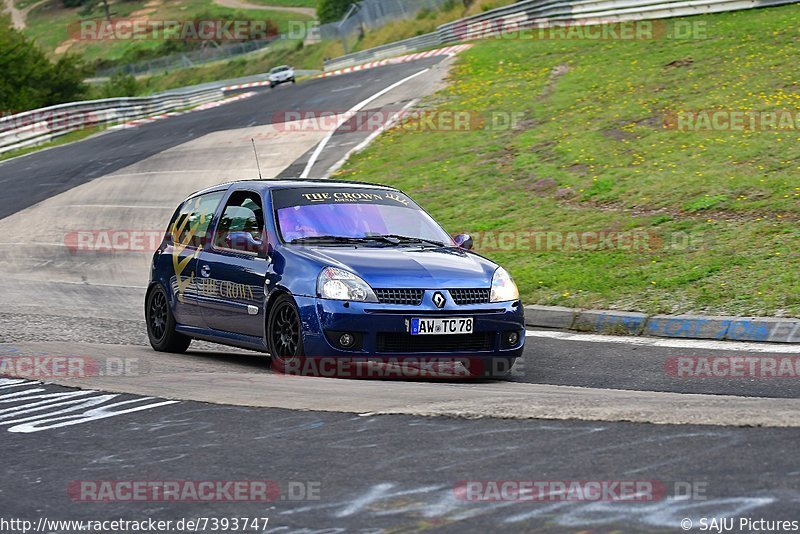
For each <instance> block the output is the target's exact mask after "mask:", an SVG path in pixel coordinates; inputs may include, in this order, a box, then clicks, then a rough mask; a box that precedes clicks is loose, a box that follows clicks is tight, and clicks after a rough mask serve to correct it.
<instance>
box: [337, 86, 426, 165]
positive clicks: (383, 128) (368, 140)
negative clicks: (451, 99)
mask: <svg viewBox="0 0 800 534" xmlns="http://www.w3.org/2000/svg"><path fill="white" fill-rule="evenodd" d="M417 102H419V99H415V100H412V101H411V102H409V103H408V104H406V105H405V106H403V109H401V110H400V111H398V112H397V113H395V114H394V115H392V116H391V118H389V120H388V121H386V123H385V124H383V125H382V126H381V127H380V128H378V129H377V130H376V131H374V132H372V133H371V134H370V135H369V137H367V138H366V139H364V140H363V141H361V142H360V143H359V144H358V145H357V146H355V147H353V148H352V149H351V150H349V151H348V152H347V154H345V155H344V157H343V158H342V159H340V160H339V161H337V162H336V163H334V164H333V166H332V167H331V168H330V169H328V171H327V172H326V173H325V177H326V178H327V177H329V176H331V175H332V174H333V173H335V172H336V171H338V170H339V169H341V168H342V167H343V166H344V164H345V163H347V160H348V159H350V157H351V156H352V155H353V154H357V153H358V152H361V151H362V150H364V149H365V148H367V147H368V146H369V145H370V144H371V143H372V142H373V141H374V140H375V138H376V137H378V136H379V135H380V134H382V133H383V132H385V131H386V130H388V129H389V128H391V127H392V126H394V125H395V123H396V122H397V121H398V120H399V119H400V115H401V114H402V113H405V111H406V110H408V108H410V107H411V106H413V105H415V104H416V103H417Z"/></svg>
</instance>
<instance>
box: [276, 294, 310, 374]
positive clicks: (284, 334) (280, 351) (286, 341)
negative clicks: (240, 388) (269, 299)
mask: <svg viewBox="0 0 800 534" xmlns="http://www.w3.org/2000/svg"><path fill="white" fill-rule="evenodd" d="M267 348H268V350H269V354H270V357H271V359H272V368H273V369H274V370H276V371H278V372H280V373H285V372H286V370H287V369H289V368H292V367H296V366H297V365H298V364H299V363H300V362H301V361H302V358H303V356H304V353H303V333H302V326H301V323H300V312H299V311H298V310H297V306H296V305H295V303H294V299H292V297H290V296H289V295H281V296H280V297H278V299H277V300H276V301H275V303H274V304H273V305H272V308H271V309H270V312H269V318H268V319H267Z"/></svg>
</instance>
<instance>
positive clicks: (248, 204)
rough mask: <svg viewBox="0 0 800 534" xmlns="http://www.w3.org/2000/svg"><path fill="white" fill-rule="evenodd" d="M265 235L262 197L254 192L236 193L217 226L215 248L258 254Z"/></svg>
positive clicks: (229, 201) (226, 206)
mask: <svg viewBox="0 0 800 534" xmlns="http://www.w3.org/2000/svg"><path fill="white" fill-rule="evenodd" d="M263 235H264V210H263V209H262V206H261V197H260V196H259V195H258V193H254V192H252V191H236V192H235V193H233V194H232V195H231V198H230V199H229V200H228V203H227V204H226V205H225V209H224V211H223V212H222V217H221V218H220V220H219V224H217V230H216V234H215V235H214V248H218V249H222V250H234V251H236V252H248V253H257V252H258V249H259V245H260V243H261V239H262V236H263Z"/></svg>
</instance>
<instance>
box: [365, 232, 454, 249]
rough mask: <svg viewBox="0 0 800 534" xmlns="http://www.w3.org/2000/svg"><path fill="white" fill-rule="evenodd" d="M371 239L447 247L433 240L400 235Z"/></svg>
mask: <svg viewBox="0 0 800 534" xmlns="http://www.w3.org/2000/svg"><path fill="white" fill-rule="evenodd" d="M370 238H371V239H380V240H382V241H386V242H387V243H394V244H399V243H428V244H430V245H436V246H437V247H445V246H447V245H446V244H445V243H442V242H441V241H435V240H433V239H424V238H422V237H409V236H406V235H398V234H388V235H376V236H370Z"/></svg>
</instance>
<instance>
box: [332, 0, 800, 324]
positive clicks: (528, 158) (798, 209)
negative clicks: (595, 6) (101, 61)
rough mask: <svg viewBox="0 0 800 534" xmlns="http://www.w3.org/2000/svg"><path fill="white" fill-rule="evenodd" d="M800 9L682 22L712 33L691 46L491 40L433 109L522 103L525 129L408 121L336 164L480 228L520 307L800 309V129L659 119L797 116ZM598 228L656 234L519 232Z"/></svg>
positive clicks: (449, 219) (456, 227)
mask: <svg viewBox="0 0 800 534" xmlns="http://www.w3.org/2000/svg"><path fill="white" fill-rule="evenodd" d="M799 17H800V5H797V4H795V5H790V6H785V7H776V8H765V9H759V10H748V11H740V12H734V13H726V14H720V15H714V16H707V17H706V16H703V17H694V18H691V19H683V20H684V21H686V22H689V23H693V24H694V23H700V26H701V27H703V26H704V28H705V33H706V36H705V37H700V38H692V39H668V38H658V39H653V40H638V41H631V40H628V41H622V40H607V41H587V40H505V41H498V40H494V41H483V42H479V43H477V44H476V46H475V47H474V48H472V49H471V50H469V51H468V52H466V53H464V54H462V56H461V57H460V60H459V62H458V64H457V66H456V67H455V68H454V70H453V71H452V85H451V86H450V87H449V88H448V89H446V90H445V91H444V92H442V93H440V94H438V95H437V96H436V97H435V98H434V99H432V100H430V101H428V102H427V103H426V105H427V106H429V107H432V108H435V109H439V110H453V111H469V112H473V113H475V112H477V113H480V114H481V115H482V116H484V117H487V116H489V115H490V114H491V113H492V112H503V113H512V112H519V113H522V116H521V120H520V121H519V122H518V123H517V124H516V125H515V127H514V128H510V129H505V130H494V131H492V130H490V129H486V128H483V129H476V130H473V131H468V132H456V131H450V132H442V131H430V130H428V131H420V130H415V129H413V128H410V127H402V128H396V129H394V130H392V131H390V132H389V133H387V134H385V135H384V136H382V137H381V138H379V139H378V141H377V142H376V143H375V144H374V145H372V147H370V148H369V149H368V150H367V151H365V152H364V153H362V154H360V155H359V156H357V157H355V158H354V159H353V160H352V161H351V162H350V163H349V164H348V165H347V166H346V168H344V169H343V170H342V171H341V173H340V175H341V176H344V177H346V178H353V179H362V180H371V181H378V182H382V183H387V184H391V185H395V186H398V187H401V188H403V189H404V190H406V191H407V192H409V193H411V194H413V195H414V196H415V197H416V198H417V199H418V200H420V201H421V203H422V204H423V205H424V206H425V207H426V208H428V209H429V210H430V211H431V212H432V213H433V215H434V216H435V217H437V218H438V219H439V220H440V221H442V222H443V223H444V224H445V226H446V228H447V229H448V230H449V231H452V232H456V231H467V232H472V233H475V234H476V235H477V236H479V237H481V238H484V241H483V244H484V245H486V244H488V245H489V247H488V248H489V249H495V250H490V251H488V252H487V255H488V256H490V257H492V258H493V259H495V260H497V261H499V262H501V263H503V264H504V265H506V266H507V267H508V268H509V270H510V271H511V273H512V274H513V275H514V276H515V278H516V280H517V282H518V285H519V286H520V290H521V292H522V295H523V298H524V301H525V302H526V303H540V304H551V305H555V304H557V305H566V306H576V307H605V308H617V309H626V310H641V311H648V312H667V313H677V312H690V311H692V312H707V313H726V314H743V315H748V314H753V315H765V314H766V315H773V314H777V315H793V316H800V286H798V284H797V272H798V270H800V253H799V252H798V243H800V226H799V225H798V222H800V179H798V176H800V143H798V141H800V131H798V130H797V129H782V130H756V131H726V130H712V131H679V130H675V129H668V128H665V117H669V116H671V114H672V113H674V112H681V111H682V112H687V111H692V110H694V111H700V110H757V111H768V110H788V111H790V112H794V113H800V82H798V78H797V76H796V58H797V55H798V52H800V34H799V33H798V32H797V29H796V21H797V20H798V18H799ZM669 24H670V25H674V24H675V22H674V21H671V22H670V23H669ZM406 126H408V125H406ZM603 230H610V231H615V232H623V233H624V232H633V231H638V232H644V233H646V234H647V235H648V236H650V238H651V239H650V242H649V245H648V246H647V247H646V249H640V250H636V251H631V250H624V249H619V248H618V249H616V250H604V251H591V250H578V249H577V248H575V247H571V246H569V244H570V243H569V242H568V241H562V242H561V245H562V246H561V247H559V246H558V245H557V243H558V241H557V240H556V241H554V244H553V245H552V246H548V245H547V244H546V242H545V244H544V245H541V244H540V246H538V247H537V246H536V245H531V244H530V243H525V242H524V241H521V242H519V240H517V241H513V240H514V239H515V237H513V236H519V235H526V233H528V232H529V231H534V232H554V233H559V234H554V235H561V236H564V235H569V234H564V233H567V232H578V233H581V232H587V231H588V232H592V231H603ZM487 232H489V234H487ZM499 232H517V234H510V235H511V236H512V237H511V239H512V242H511V245H510V247H507V248H503V247H501V246H497V247H493V246H492V245H493V243H491V241H486V240H485V237H486V236H487V235H489V236H494V237H495V238H497V237H498V236H500V235H501V234H500V233H499ZM528 235H536V234H528ZM576 235H577V234H576ZM480 243H481V242H480V241H479V244H480ZM506 243H507V244H508V242H506ZM497 248H500V249H502V250H500V251H497V250H496V249H497ZM565 248H566V249H567V250H564V249H565Z"/></svg>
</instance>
